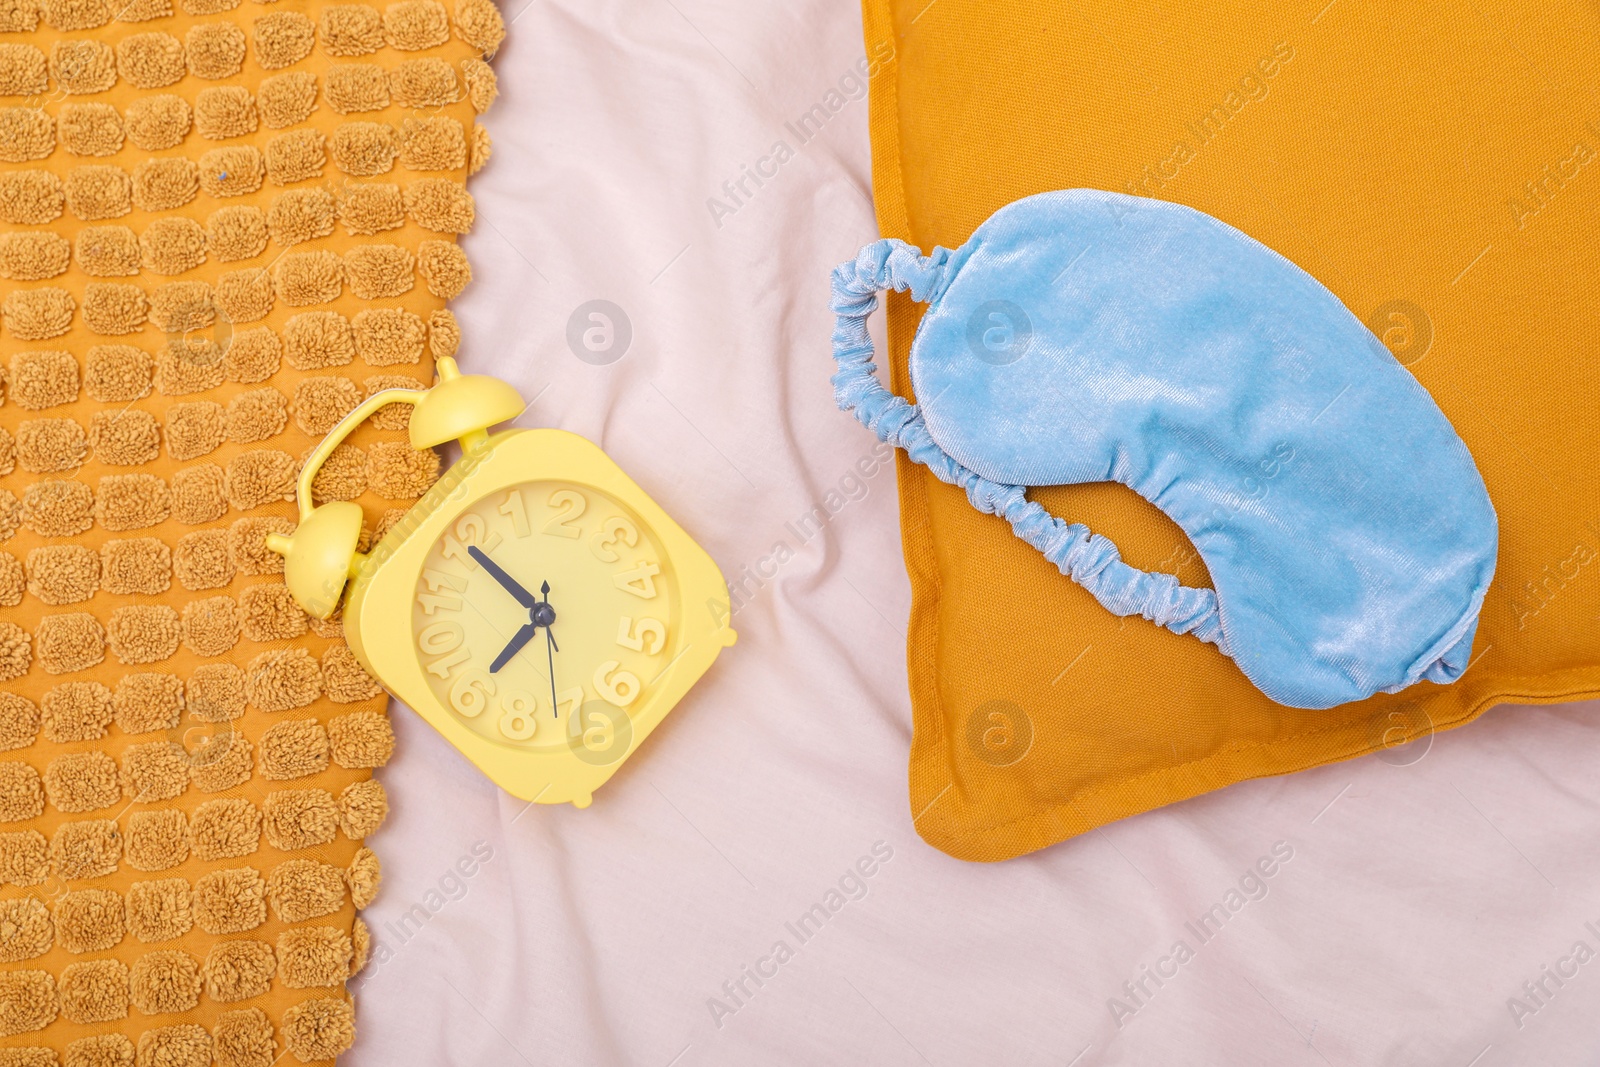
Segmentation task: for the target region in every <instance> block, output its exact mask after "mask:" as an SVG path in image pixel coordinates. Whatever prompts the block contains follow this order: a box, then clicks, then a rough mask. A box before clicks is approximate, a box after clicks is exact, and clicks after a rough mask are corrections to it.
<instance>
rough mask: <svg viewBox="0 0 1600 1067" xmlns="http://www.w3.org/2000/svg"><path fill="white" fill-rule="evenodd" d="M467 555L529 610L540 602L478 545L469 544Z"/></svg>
mask: <svg viewBox="0 0 1600 1067" xmlns="http://www.w3.org/2000/svg"><path fill="white" fill-rule="evenodd" d="M467 555H469V556H471V557H472V558H473V559H475V560H477V561H478V564H479V566H481V567H482V568H483V569H484V570H486V571H488V572H489V577H491V578H493V579H494V580H495V581H497V582H499V583H500V584H501V586H503V587H504V588H505V591H506V592H508V593H510V594H511V595H512V596H514V597H516V598H517V603H518V604H521V605H522V606H523V607H525V608H527V609H528V610H529V611H532V610H533V606H534V605H535V604H537V603H539V601H538V600H536V599H534V595H533V594H532V593H530V592H528V591H527V590H526V589H524V588H522V586H521V585H519V584H518V583H517V580H516V579H515V578H513V577H511V575H509V574H507V573H506V572H505V571H503V570H501V569H500V565H499V564H498V563H496V562H495V561H494V560H492V559H490V558H489V557H488V556H487V555H485V554H484V552H483V550H482V549H481V548H479V547H478V546H477V545H468V546H467ZM530 636H531V635H530Z"/></svg>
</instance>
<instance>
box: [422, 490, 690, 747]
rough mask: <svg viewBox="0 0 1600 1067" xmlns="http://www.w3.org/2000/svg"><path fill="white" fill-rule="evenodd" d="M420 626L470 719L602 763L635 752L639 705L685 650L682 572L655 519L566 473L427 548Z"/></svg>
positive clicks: (443, 683) (426, 664)
mask: <svg viewBox="0 0 1600 1067" xmlns="http://www.w3.org/2000/svg"><path fill="white" fill-rule="evenodd" d="M411 623H412V635H413V639H414V641H415V645H416V649H417V654H418V657H419V659H420V661H421V664H422V667H423V670H424V672H425V676H426V678H427V680H428V684H429V685H430V686H431V687H432V689H433V692H434V693H435V695H436V696H437V697H438V698H439V702H440V703H441V704H442V705H443V706H444V707H446V708H448V709H449V713H450V714H452V715H454V716H455V717H456V718H457V719H458V720H459V721H460V722H461V723H463V724H465V725H466V726H467V727H468V728H469V729H471V730H473V731H474V732H476V733H478V734H480V735H481V736H483V737H485V738H488V739H490V740H493V741H495V742H497V743H499V744H501V745H506V746H509V747H512V748H517V749H527V750H549V749H555V748H566V749H568V750H570V751H571V752H572V753H573V754H575V755H576V756H577V757H578V758H580V759H583V760H585V761H587V762H590V763H595V764H607V763H614V762H616V761H618V760H620V759H622V758H623V757H624V756H626V755H627V753H628V750H629V748H630V745H631V742H632V736H631V735H632V731H631V727H630V721H629V718H628V709H630V708H633V709H636V710H637V709H639V708H641V707H643V706H644V704H645V703H646V702H647V701H648V700H649V698H650V696H651V686H652V684H653V683H654V682H655V681H656V680H657V679H658V678H659V677H661V676H662V675H663V674H665V672H666V668H667V667H668V666H669V665H670V664H671V663H672V662H673V660H674V658H675V657H676V656H678V655H679V654H680V653H679V650H678V648H677V645H678V643H679V642H678V638H679V633H680V629H681V627H680V623H681V615H680V607H679V600H678V590H677V581H676V578H675V576H674V575H673V573H672V570H671V567H670V565H669V560H668V558H667V556H666V554H665V552H664V551H663V550H662V548H661V546H660V545H659V544H658V543H657V540H656V538H655V537H653V536H652V534H651V531H650V529H649V527H647V526H646V525H645V524H644V523H643V522H641V521H640V520H639V518H638V516H637V515H635V514H634V513H633V511H632V510H631V509H630V508H628V507H627V506H626V505H624V504H622V503H621V502H620V501H618V500H616V499H614V498H612V497H611V496H608V495H607V494H605V493H603V492H600V491H599V490H596V489H594V488H592V487H589V486H584V485H574V484H570V483H564V482H559V481H537V482H526V483H523V484H521V485H517V486H514V487H512V488H510V489H503V490H499V491H496V492H494V493H491V494H490V495H488V496H486V497H483V498H482V499H479V500H477V501H475V502H473V503H471V504H469V505H467V506H466V507H465V508H463V509H462V510H461V511H460V513H459V514H458V515H457V516H456V517H455V518H454V519H453V520H452V521H451V522H450V524H449V525H448V526H447V527H446V529H445V533H444V535H443V536H442V537H440V538H439V540H438V541H437V542H435V543H434V545H433V546H432V547H431V548H430V549H429V551H428V554H427V557H426V560H425V562H424V563H423V567H422V573H421V575H420V577H419V578H418V579H417V587H416V597H415V600H414V602H413V606H412V618H411Z"/></svg>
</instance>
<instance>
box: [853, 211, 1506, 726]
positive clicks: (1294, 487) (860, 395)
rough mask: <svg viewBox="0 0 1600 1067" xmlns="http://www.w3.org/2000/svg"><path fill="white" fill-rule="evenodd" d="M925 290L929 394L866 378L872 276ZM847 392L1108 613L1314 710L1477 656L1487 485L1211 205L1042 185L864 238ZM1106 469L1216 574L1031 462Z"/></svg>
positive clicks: (1409, 398) (1388, 377)
mask: <svg viewBox="0 0 1600 1067" xmlns="http://www.w3.org/2000/svg"><path fill="white" fill-rule="evenodd" d="M888 288H892V289H897V290H909V291H910V293H911V296H912V298H913V299H915V300H917V301H918V302H921V303H926V304H928V310H927V312H926V314H925V315H924V317H923V319H922V323H921V326H920V327H919V328H918V332H917V337H916V340H915V342H914V343H913V345H912V350H911V363H910V369H911V378H912V382H913V386H914V388H915V392H916V395H917V396H918V397H919V398H922V400H921V403H920V404H918V405H912V404H908V403H907V402H906V401H904V400H903V399H901V398H899V397H897V396H894V395H893V394H892V393H890V392H888V390H886V389H884V388H883V386H882V385H881V384H879V382H878V379H877V377H876V375H875V373H874V366H873V364H872V355H873V353H872V342H871V338H870V336H869V335H868V333H867V328H866V320H867V317H868V316H869V315H870V314H871V312H872V310H873V309H874V308H875V306H876V295H875V294H876V293H877V291H878V290H880V289H888ZM832 307H833V311H834V313H835V315H836V316H837V326H836V329H835V332H834V339H833V340H834V354H835V358H836V360H837V361H838V364H839V370H838V373H837V374H835V376H834V379H833V381H834V388H835V397H836V400H837V401H838V403H839V406H840V407H841V408H843V409H845V410H849V411H852V412H854V413H855V415H856V417H857V418H858V419H859V420H860V421H861V422H862V423H863V424H864V425H866V426H867V427H868V428H869V429H871V430H873V432H874V433H876V434H877V435H878V436H879V438H880V439H882V440H885V441H889V442H890V443H893V444H895V445H897V446H899V447H902V448H905V449H906V450H907V453H908V454H909V455H910V456H911V458H913V459H914V460H916V461H917V462H919V463H922V464H924V465H925V466H927V467H928V468H929V469H930V470H932V471H933V472H934V473H935V474H936V475H937V476H938V477H939V478H940V479H942V480H943V481H946V482H949V483H950V484H952V485H957V486H959V487H961V488H962V489H963V490H965V491H966V493H967V496H968V498H969V499H970V500H971V501H972V503H973V505H974V506H975V507H977V508H979V509H980V510H982V511H985V512H990V513H994V514H997V515H1000V516H1001V517H1003V518H1004V519H1006V520H1007V521H1008V522H1009V523H1010V524H1011V526H1012V529H1013V530H1014V531H1015V532H1016V534H1017V535H1018V536H1019V537H1021V538H1022V539H1023V540H1024V541H1026V542H1027V543H1028V544H1030V545H1033V546H1034V547H1035V548H1038V549H1039V550H1040V551H1041V552H1043V553H1044V554H1045V556H1046V557H1047V558H1048V559H1049V560H1050V561H1051V562H1052V563H1053V564H1055V565H1056V566H1057V567H1058V568H1059V569H1060V570H1061V572H1062V573H1063V574H1065V575H1066V576H1068V577H1069V578H1071V579H1072V580H1073V581H1075V582H1077V583H1078V584H1080V585H1082V586H1084V587H1085V588H1086V589H1088V590H1089V591H1090V592H1091V593H1092V594H1094V596H1095V597H1096V598H1097V599H1098V600H1099V601H1100V603H1101V604H1103V605H1104V606H1105V607H1106V608H1107V609H1109V610H1110V611H1112V612H1114V613H1115V614H1117V615H1141V616H1143V617H1144V618H1147V619H1150V620H1151V621H1153V622H1156V623H1158V624H1159V625H1163V626H1166V627H1167V628H1169V629H1171V630H1173V631H1174V632H1177V633H1190V634H1193V635H1194V636H1195V637H1198V638H1199V639H1200V640H1202V641H1208V642H1211V643H1213V644H1215V645H1216V646H1217V648H1218V649H1219V650H1221V651H1222V652H1223V653H1224V654H1226V655H1229V656H1231V657H1233V659H1234V661H1235V662H1236V663H1237V664H1238V665H1239V667H1240V669H1241V670H1242V671H1243V672H1244V673H1245V675H1246V676H1247V677H1248V678H1249V679H1250V681H1251V682H1252V683H1254V684H1255V685H1256V687H1257V688H1259V689H1260V690H1261V691H1262V692H1263V693H1265V694H1266V695H1267V696H1269V697H1271V698H1272V699H1273V700H1275V701H1277V702H1278V703H1281V704H1285V705H1289V706H1293V707H1302V708H1327V707H1332V706H1334V705H1337V704H1343V703H1347V702H1349V701H1354V700H1360V699H1363V698H1365V697H1368V696H1371V695H1372V694H1374V693H1377V692H1398V691H1400V690H1402V689H1404V688H1406V687H1408V686H1410V685H1412V684H1414V683H1416V682H1418V681H1421V680H1424V679H1426V680H1428V681H1432V682H1436V683H1440V684H1447V683H1449V682H1452V681H1454V680H1455V679H1456V678H1458V677H1460V675H1461V673H1462V671H1464V670H1465V669H1466V666H1467V664H1468V662H1469V657H1470V653H1471V647H1472V638H1473V634H1474V632H1475V631H1476V628H1477V620H1478V612H1479V609H1480V607H1481V606H1482V603H1483V597H1484V594H1485V593H1486V592H1487V590H1488V587H1489V583H1490V581H1491V579H1492V578H1493V575H1494V566H1495V556H1496V550H1497V545H1498V527H1497V523H1496V519H1495V513H1494V508H1493V506H1492V505H1491V503H1490V501H1489V497H1488V492H1487V490H1486V489H1485V487H1484V484H1483V479H1482V478H1481V477H1480V475H1479V473H1478V470H1477V467H1476V466H1475V465H1474V463H1473V460H1472V457H1471V455H1470V453H1469V452H1468V451H1467V448H1466V445H1465V444H1464V443H1463V442H1462V441H1461V439H1460V437H1459V436H1457V434H1456V433H1455V430H1454V429H1453V428H1452V427H1451V425H1450V423H1449V420H1448V419H1446V417H1445V416H1444V414H1443V412H1441V411H1440V410H1439V408H1438V406H1437V405H1436V404H1434V402H1433V400H1432V398H1431V397H1430V396H1429V395H1428V393H1427V392H1426V390H1424V389H1423V388H1422V387H1421V385H1419V384H1418V383H1417V381H1416V379H1415V378H1413V377H1412V376H1411V374H1410V373H1409V372H1408V371H1406V369H1405V368H1404V367H1402V366H1400V364H1399V363H1397V362H1396V361H1395V359H1394V357H1393V356H1392V355H1391V354H1390V353H1389V351H1388V350H1387V349H1385V348H1384V347H1383V345H1382V344H1381V343H1379V342H1378V340H1377V338H1375V337H1374V336H1373V335H1372V333H1371V332H1370V331H1369V330H1368V329H1367V328H1366V327H1365V326H1363V325H1362V324H1361V322H1360V321H1359V320H1357V319H1356V318H1355V316H1353V315H1352V314H1351V313H1350V312H1349V311H1348V310H1347V309H1346V308H1345V307H1344V305H1343V304H1341V303H1340V302H1339V301H1338V300H1337V299H1336V298H1335V297H1334V296H1333V295H1332V294H1331V293H1329V292H1328V291H1327V289H1326V288H1324V287H1323V286H1322V285H1321V284H1320V283H1318V282H1317V281H1316V280H1315V279H1314V278H1312V277H1311V276H1310V275H1308V274H1306V273H1305V272H1304V271H1302V270H1300V269H1299V268H1298V267H1296V266H1295V265H1294V264H1292V263H1290V262H1289V261H1288V260H1286V259H1284V258H1283V257H1282V256H1279V255H1278V254H1277V253H1275V252H1273V251H1272V250H1271V249H1268V248H1267V247H1265V246H1264V245H1262V244H1260V243H1259V242H1257V241H1255V240H1252V239H1251V238H1249V237H1247V236H1246V235H1244V234H1242V233H1240V232H1239V231H1238V230H1235V229H1233V228H1232V227H1230V226H1227V225H1226V224H1224V223H1222V222H1220V221H1218V220H1216V219H1214V218H1211V217H1210V216H1208V215H1205V214H1203V213H1201V212H1198V211H1195V210H1193V209H1191V208H1187V207H1184V206H1181V205H1177V204H1170V203H1166V202H1163V201H1156V200H1146V199H1142V198H1137V197H1131V196H1125V195H1122V194H1117V193H1105V192H1098V191H1093V190H1070V191H1065V192H1055V193H1044V194H1040V195H1038V196H1033V197H1029V198H1027V199H1024V200H1020V201H1017V202H1016V203H1013V204H1010V205H1008V206H1007V207H1005V208H1002V209H1001V210H1000V211H998V212H996V213H995V214H994V215H993V216H992V217H991V218H990V219H989V220H988V221H986V222H985V223H984V224H983V225H982V226H980V227H979V228H978V229H977V231H975V232H974V233H973V235H972V237H971V238H970V239H969V240H968V241H967V242H966V243H965V244H964V245H963V246H962V247H961V248H959V249H957V250H955V251H950V250H947V249H943V248H938V249H935V250H934V252H933V254H932V255H930V256H926V257H924V256H922V255H921V254H920V253H919V252H918V251H917V250H916V249H914V248H912V247H911V246H909V245H907V244H905V243H904V242H900V241H894V240H882V241H877V242H874V243H872V244H870V245H868V246H867V247H866V248H864V249H863V250H862V251H861V252H860V254H859V255H857V257H856V258H855V259H854V260H852V261H850V262H847V263H845V264H842V265H841V266H840V267H838V268H837V269H836V270H835V271H834V274H833V299H832ZM1100 481H1114V482H1120V483H1121V484H1123V485H1126V486H1128V487H1129V488H1131V489H1133V490H1134V491H1136V492H1138V493H1139V494H1140V495H1141V496H1143V497H1144V498H1145V499H1147V500H1149V501H1150V502H1151V503H1153V504H1155V505H1156V506H1157V507H1159V508H1161V510H1162V511H1164V512H1165V513H1166V514H1167V515H1168V516H1170V517H1171V518H1172V519H1173V520H1174V521H1175V522H1176V523H1177V524H1178V525H1179V526H1180V527H1181V528H1182V529H1183V530H1184V532H1185V533H1186V534H1187V535H1188V537H1189V538H1190V540H1191V541H1192V542H1193V543H1194V546H1195V548H1196V550H1197V551H1198V553H1199V554H1200V556H1201V558H1202V559H1203V560H1204V562H1205V564H1206V567H1207V569H1208V570H1209V572H1210V574H1211V577H1212V581H1213V584H1214V586H1215V591H1214V592H1213V591H1212V590H1210V589H1197V588H1190V587H1185V586H1183V585H1181V584H1180V583H1179V582H1178V580H1177V579H1176V578H1175V577H1174V576H1172V575H1166V574H1151V573H1147V572H1144V571H1140V570H1138V569H1136V568H1133V567H1131V566H1129V565H1128V564H1126V563H1124V562H1123V561H1122V560H1121V557H1120V556H1119V554H1118V553H1117V550H1116V546H1115V545H1114V544H1112V543H1111V542H1110V541H1108V540H1107V539H1106V538H1104V537H1100V536H1096V535H1094V534H1092V533H1091V532H1090V531H1089V530H1088V528H1087V527H1086V526H1084V525H1083V524H1081V523H1068V522H1065V521H1063V520H1062V519H1059V518H1056V517H1054V516H1051V515H1049V514H1048V513H1047V512H1046V511H1045V510H1044V509H1043V508H1042V507H1041V506H1039V505H1038V504H1035V503H1033V502H1031V501H1029V500H1027V498H1026V493H1025V489H1026V487H1028V486H1043V485H1067V484H1078V483H1083V482H1100Z"/></svg>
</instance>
